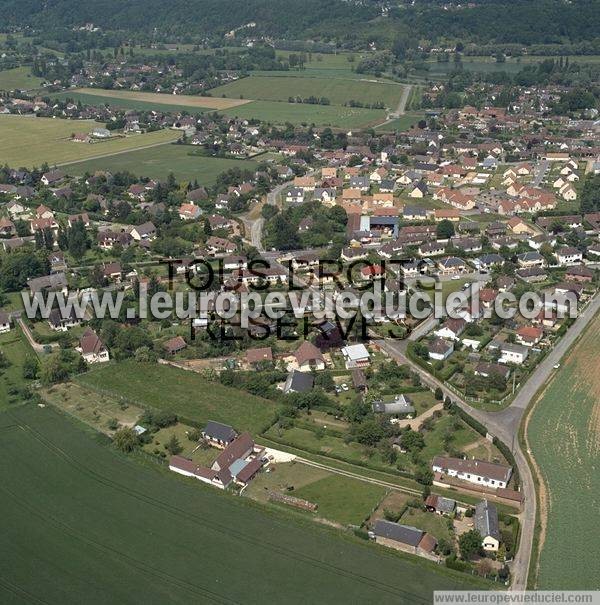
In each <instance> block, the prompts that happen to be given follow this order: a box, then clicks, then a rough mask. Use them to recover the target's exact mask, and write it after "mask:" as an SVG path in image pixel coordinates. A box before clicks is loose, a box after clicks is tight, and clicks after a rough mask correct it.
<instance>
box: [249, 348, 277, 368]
mask: <svg viewBox="0 0 600 605" xmlns="http://www.w3.org/2000/svg"><path fill="white" fill-rule="evenodd" d="M272 362H273V351H272V349H271V347H260V348H257V349H248V350H247V351H246V363H247V364H248V365H250V366H260V365H261V364H264V363H272Z"/></svg>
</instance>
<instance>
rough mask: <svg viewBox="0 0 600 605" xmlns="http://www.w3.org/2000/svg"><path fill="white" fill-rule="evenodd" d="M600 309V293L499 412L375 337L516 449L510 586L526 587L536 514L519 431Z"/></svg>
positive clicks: (395, 344)
mask: <svg viewBox="0 0 600 605" xmlns="http://www.w3.org/2000/svg"><path fill="white" fill-rule="evenodd" d="M599 310H600V294H596V296H595V297H594V298H593V299H592V301H591V302H590V303H589V304H588V306H587V308H586V309H585V310H584V311H583V313H582V314H581V315H580V316H579V317H578V318H577V319H576V321H575V323H574V324H573V325H572V326H571V328H570V329H569V330H568V331H567V333H566V334H565V335H564V336H563V337H562V338H561V339H560V341H559V342H558V344H557V345H556V346H555V347H554V348H553V349H552V351H551V352H550V353H549V354H548V355H547V356H546V358H545V359H544V360H543V361H542V362H541V363H540V364H539V365H538V367H537V368H536V370H535V371H534V372H533V374H532V375H531V376H530V377H529V379H528V380H527V382H526V383H525V384H524V385H523V386H522V387H521V390H520V391H519V393H518V394H517V396H516V397H515V398H514V399H513V401H512V403H511V404H510V405H509V406H508V407H507V408H506V409H504V410H502V411H499V412H484V411H481V410H477V409H475V408H473V407H471V406H470V405H468V404H467V403H466V402H465V401H464V400H463V399H462V398H461V397H459V396H458V395H457V394H456V393H455V392H454V391H452V390H450V389H449V388H448V387H447V386H446V385H445V384H444V383H442V382H441V381H439V380H437V379H436V378H434V377H433V376H431V374H429V373H428V372H426V371H425V370H423V369H422V368H421V367H420V366H418V365H416V364H415V363H413V362H412V361H411V360H409V359H408V357H406V354H405V353H406V346H407V343H406V342H405V341H404V342H403V341H393V340H379V341H376V344H378V345H379V346H380V347H381V348H382V349H383V350H384V351H386V352H387V353H388V354H389V355H391V356H392V357H393V358H395V359H396V360H397V361H398V362H400V363H403V364H408V365H410V366H411V368H412V369H413V370H414V371H416V372H417V373H418V374H419V376H420V377H421V380H422V381H423V383H424V384H426V385H428V386H430V387H432V388H436V387H439V388H441V389H442V392H443V393H444V396H447V397H450V399H451V400H452V401H453V402H455V403H456V404H457V405H459V406H460V407H461V408H462V409H464V410H465V411H466V412H468V413H469V414H470V415H471V416H472V417H473V418H475V419H476V420H478V421H479V422H481V423H482V424H484V425H485V426H486V427H487V428H488V430H489V432H490V433H492V434H493V435H495V436H497V437H498V438H499V439H500V440H502V441H503V442H504V443H505V444H506V445H507V446H508V447H509V448H510V449H511V450H512V452H513V455H514V457H515V461H516V464H517V468H518V470H519V475H520V477H521V489H522V491H523V494H524V496H525V503H524V505H523V511H522V513H521V525H522V529H521V537H520V542H519V549H518V551H517V556H516V558H515V560H514V561H513V562H512V564H511V572H512V576H513V581H512V584H511V590H525V588H526V586H527V576H528V574H529V564H530V560H531V551H532V545H533V537H534V532H535V516H536V505H537V503H536V496H535V484H534V482H533V477H532V474H531V469H530V468H529V464H528V463H527V460H526V458H525V456H524V454H523V452H522V451H521V447H520V445H519V440H518V431H519V426H520V424H521V421H522V419H523V416H524V414H525V411H526V409H527V407H528V405H529V403H530V402H531V400H532V399H533V398H534V396H535V394H536V393H537V392H538V390H539V389H540V388H541V387H542V386H543V385H544V384H546V383H547V381H548V380H549V379H550V378H551V377H552V374H553V373H554V366H555V365H556V364H558V363H559V362H560V360H561V359H562V357H563V356H564V355H565V354H566V353H567V351H568V350H569V348H570V347H571V346H572V345H573V343H574V342H575V341H576V340H577V338H578V337H579V336H580V335H581V334H582V333H583V331H584V330H585V329H586V327H587V326H588V324H589V323H590V321H591V320H592V319H593V317H594V316H595V315H596V313H598V311H599Z"/></svg>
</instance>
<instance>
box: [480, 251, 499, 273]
mask: <svg viewBox="0 0 600 605" xmlns="http://www.w3.org/2000/svg"><path fill="white" fill-rule="evenodd" d="M504 262H505V261H504V257H503V256H501V255H500V254H494V253H492V254H484V255H482V256H480V257H479V258H476V259H475V260H474V261H473V264H474V265H475V266H476V267H477V268H478V269H479V270H481V269H485V270H486V271H487V270H489V269H492V268H493V267H495V266H500V267H501V266H502V265H503V264H504Z"/></svg>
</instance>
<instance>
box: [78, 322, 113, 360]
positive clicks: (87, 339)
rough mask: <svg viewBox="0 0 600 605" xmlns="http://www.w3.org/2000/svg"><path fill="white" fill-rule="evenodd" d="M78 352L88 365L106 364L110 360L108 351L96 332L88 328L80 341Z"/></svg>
mask: <svg viewBox="0 0 600 605" xmlns="http://www.w3.org/2000/svg"><path fill="white" fill-rule="evenodd" d="M77 351H79V353H81V356H82V357H83V359H84V360H85V361H86V363H105V362H107V361H109V360H110V355H109V353H108V349H107V348H106V346H105V345H104V343H103V342H102V341H101V340H100V337H99V336H98V334H96V332H94V330H92V329H91V328H88V329H87V330H86V331H85V332H84V334H83V336H82V337H81V338H80V339H79V346H78V347H77Z"/></svg>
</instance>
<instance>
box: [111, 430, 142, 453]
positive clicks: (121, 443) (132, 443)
mask: <svg viewBox="0 0 600 605" xmlns="http://www.w3.org/2000/svg"><path fill="white" fill-rule="evenodd" d="M113 442H114V444H115V447H116V448H117V449H119V450H121V451H122V452H125V453H129V452H132V451H133V450H134V449H135V448H136V447H137V446H138V443H139V441H138V436H137V434H136V432H135V431H134V430H133V429H132V428H130V427H128V426H126V427H123V428H122V429H119V430H118V431H117V432H116V433H115V436H114V438H113Z"/></svg>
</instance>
